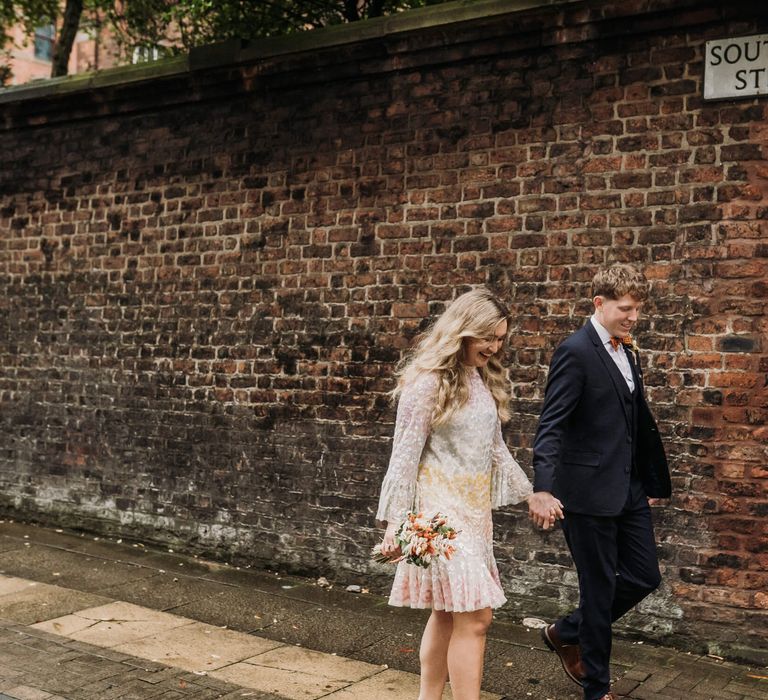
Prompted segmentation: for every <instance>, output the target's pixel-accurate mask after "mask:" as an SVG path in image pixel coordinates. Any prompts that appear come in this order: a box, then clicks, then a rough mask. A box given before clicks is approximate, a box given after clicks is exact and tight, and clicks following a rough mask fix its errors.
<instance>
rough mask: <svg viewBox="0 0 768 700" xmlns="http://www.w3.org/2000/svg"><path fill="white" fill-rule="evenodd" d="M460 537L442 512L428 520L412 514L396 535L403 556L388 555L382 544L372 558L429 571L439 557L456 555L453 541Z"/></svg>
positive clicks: (377, 546)
mask: <svg viewBox="0 0 768 700" xmlns="http://www.w3.org/2000/svg"><path fill="white" fill-rule="evenodd" d="M458 534H459V532H457V531H456V529H455V528H453V527H451V526H450V525H449V524H448V518H447V516H445V515H443V514H442V513H435V515H433V516H432V517H431V518H425V517H424V514H423V513H413V512H411V513H408V515H406V517H405V520H404V521H403V522H402V523H401V524H400V527H399V528H397V531H396V532H395V544H396V545H398V546H399V547H400V553H399V554H385V553H384V552H383V551H382V549H381V548H382V546H383V543H379V544H377V545H376V546H375V547H374V548H373V551H372V552H371V556H372V557H373V559H374V560H375V561H377V562H379V563H382V564H383V563H396V562H399V561H404V562H406V563H408V564H414V565H415V566H421V567H423V568H427V567H428V566H429V565H430V564H431V563H432V560H433V559H435V558H437V557H445V558H446V559H450V558H451V557H452V556H453V553H454V552H455V551H456V547H455V546H454V545H453V544H451V542H452V541H453V540H455V539H456V536H457V535H458Z"/></svg>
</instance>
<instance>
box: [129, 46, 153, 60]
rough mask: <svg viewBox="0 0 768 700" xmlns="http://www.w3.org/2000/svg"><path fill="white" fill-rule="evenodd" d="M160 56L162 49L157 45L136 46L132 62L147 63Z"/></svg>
mask: <svg viewBox="0 0 768 700" xmlns="http://www.w3.org/2000/svg"><path fill="white" fill-rule="evenodd" d="M158 58H160V49H159V48H158V47H157V46H136V47H134V49H133V57H132V61H131V62H132V63H147V62H148V61H156V60H157V59H158Z"/></svg>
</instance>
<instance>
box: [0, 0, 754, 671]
mask: <svg viewBox="0 0 768 700" xmlns="http://www.w3.org/2000/svg"><path fill="white" fill-rule="evenodd" d="M753 7H754V5H753V3H752V2H742V1H741V0H734V2H730V3H728V4H724V3H720V2H714V1H712V2H708V1H706V0H705V1H699V2H692V1H683V2H674V1H673V0H659V1H658V2H654V3H647V2H623V1H622V2H618V1H616V2H592V3H587V4H581V3H579V4H577V5H574V6H572V7H565V8H561V9H559V10H558V9H556V8H554V9H553V8H550V9H543V10H538V11H532V12H529V13H525V14H520V13H518V14H510V15H506V16H496V17H494V18H492V19H491V20H487V21H486V20H482V19H477V20H474V21H467V22H465V23H460V24H453V25H450V24H449V25H442V26H433V27H425V28H424V29H422V30H419V31H413V32H408V33H405V34H397V33H395V34H390V35H387V36H383V37H379V38H375V39H370V40H368V41H365V42H360V43H352V44H347V45H341V46H337V47H326V48H318V49H317V50H316V51H313V52H311V53H307V52H305V53H302V52H297V53H295V54H292V55H291V54H289V55H285V56H279V57H272V58H262V59H257V58H255V57H251V58H249V54H248V53H247V52H245V53H241V54H239V55H238V60H239V61H240V62H239V63H237V62H236V63H230V64H220V65H218V66H216V65H213V64H211V65H209V66H208V67H206V66H205V65H199V66H198V67H197V69H196V70H193V71H190V72H187V73H181V74H178V75H175V76H170V77H167V78H162V77H157V78H155V79H154V80H153V81H150V82H139V83H132V82H128V81H127V82H126V83H125V84H122V85H121V84H117V85H111V86H107V87H104V88H101V89H97V90H93V91H89V92H80V93H78V92H69V93H67V92H64V93H63V94H61V95H60V96H47V97H45V98H40V99H38V100H36V99H31V98H30V99H24V100H21V99H19V100H17V101H9V100H6V101H5V102H4V103H3V104H2V122H0V124H2V127H1V128H2V130H1V131H0V149H1V151H0V152H2V154H3V155H2V160H3V173H2V181H1V182H0V231H1V232H2V238H1V239H0V289H1V290H2V292H1V293H0V491H1V492H2V501H3V503H4V508H5V510H6V511H8V512H13V513H16V514H20V515H22V516H25V517H30V518H38V519H42V520H46V521H49V522H58V523H63V524H66V525H75V526H78V527H82V528H85V529H88V530H91V531H94V532H102V533H120V534H121V535H123V536H128V535H133V536H136V537H141V538H144V539H149V540H152V541H156V542H163V543H173V544H174V546H181V547H185V548H187V549H188V550H195V551H205V552H209V553H210V552H213V553H214V554H215V555H217V556H219V557H222V558H224V557H236V558H239V559H241V560H247V561H250V562H253V563H256V564H258V565H271V566H278V567H283V568H289V569H292V570H294V571H300V572H305V573H312V574H320V573H322V574H325V575H331V576H332V577H334V578H337V579H338V580H340V581H347V582H352V581H356V582H358V581H362V582H366V583H369V584H372V585H373V586H374V588H376V587H378V589H379V590H382V589H383V588H385V587H386V583H387V580H388V579H387V577H386V576H383V575H382V574H381V573H380V570H378V569H376V570H374V569H373V568H372V567H371V566H370V564H369V563H368V559H367V551H368V549H369V547H370V546H371V545H372V544H373V542H374V541H375V538H376V532H375V530H374V528H373V512H374V508H375V503H376V499H377V495H378V493H377V492H378V487H379V484H380V480H381V477H382V475H383V472H384V470H385V468H386V463H387V457H388V449H389V437H390V435H391V432H392V420H393V409H392V407H391V406H389V404H388V402H387V400H386V398H385V396H384V393H385V392H386V391H387V390H388V389H389V388H390V387H391V371H392V366H393V363H394V362H395V361H396V360H397V359H398V358H399V357H400V354H401V352H402V351H403V349H404V348H406V347H407V346H408V343H409V340H410V339H411V338H412V337H413V335H414V334H415V333H416V332H417V331H418V329H419V328H421V327H422V326H423V324H424V319H425V317H427V316H428V315H430V314H434V313H437V312H439V311H440V310H442V308H443V307H444V303H445V302H446V301H447V300H449V299H451V298H452V297H453V296H454V295H455V294H457V293H460V292H462V291H464V290H465V289H466V288H467V287H468V286H469V285H475V284H487V285H488V286H489V287H491V288H492V289H494V290H495V291H497V292H498V293H499V294H500V295H501V296H503V297H504V298H505V299H506V300H507V301H508V302H509V304H510V305H511V307H512V309H513V311H514V322H513V324H512V333H511V343H510V347H509V351H508V363H509V367H510V378H511V380H512V383H513V387H514V397H515V398H514V401H513V409H514V410H513V412H514V417H513V419H512V421H511V423H510V424H509V426H508V427H507V429H506V437H507V440H508V442H509V444H510V446H511V448H512V449H513V452H514V453H516V454H517V456H518V458H519V460H520V461H521V463H522V464H523V465H524V466H525V467H526V468H528V467H529V465H530V460H531V453H530V445H531V440H532V435H533V432H534V430H535V425H536V420H537V415H538V410H539V408H540V405H541V399H542V394H543V389H544V384H545V380H546V373H547V366H548V362H549V358H550V356H551V353H552V351H553V349H554V347H555V346H556V345H557V343H558V342H560V341H561V340H562V339H563V338H564V337H565V336H566V335H567V334H568V333H570V332H571V331H573V330H575V329H576V328H578V327H579V326H580V325H581V324H582V323H583V322H584V320H585V318H586V316H587V314H588V313H589V304H588V301H587V297H588V290H589V280H590V279H591V277H592V275H593V273H594V271H595V269H596V266H598V265H600V264H603V263H606V262H609V261H615V260H626V261H632V262H635V263H638V264H640V265H642V266H643V267H644V268H645V271H646V274H647V275H648V277H649V278H650V279H651V280H652V283H653V293H652V298H651V300H650V302H649V304H648V308H647V315H646V317H645V319H644V320H643V322H642V324H641V326H640V328H639V332H638V340H639V343H640V345H641V347H642V348H643V361H644V363H645V366H646V378H647V384H648V394H649V397H650V399H651V402H652V404H653V406H654V407H655V412H656V415H657V417H658V418H659V421H660V426H661V430H662V433H663V435H664V438H665V442H666V445H667V448H668V452H669V455H670V459H671V464H672V469H673V476H674V486H675V496H674V498H673V499H672V501H671V503H670V504H669V505H668V506H666V507H664V508H660V509H658V510H657V523H658V539H659V548H660V555H661V560H662V565H663V570H664V576H665V583H664V586H663V588H662V590H661V591H659V592H658V593H657V594H655V595H654V596H653V597H652V599H650V600H649V601H648V602H647V603H646V604H645V605H644V606H642V608H641V611H640V612H639V613H634V614H633V615H632V616H631V617H630V618H629V619H628V621H627V623H628V625H629V627H630V628H631V630H632V631H633V632H635V633H639V634H642V635H644V636H646V637H650V638H653V639H657V640H662V641H668V642H673V643H676V644H680V645H683V646H688V647H691V648H695V649H698V650H701V649H705V650H708V651H711V652H713V653H719V654H725V655H729V656H737V657H743V658H750V659H755V660H765V659H766V655H767V654H766V651H767V650H766V645H765V638H764V630H765V625H766V618H767V615H766V609H768V597H766V593H765V591H766V588H768V550H767V549H766V542H768V537H766V517H765V516H766V514H767V513H768V494H766V483H768V470H766V467H765V464H766V436H767V435H768V432H767V430H766V427H765V418H766V413H767V412H768V398H767V395H766V388H765V387H766V375H767V374H768V352H767V349H766V342H767V341H766V316H765V309H766V303H767V301H766V299H767V298H768V296H767V295H768V283H766V277H767V275H768V263H766V253H767V252H768V242H767V241H766V223H765V221H766V212H768V207H766V201H767V199H768V198H767V194H768V193H767V192H766V189H767V187H768V186H766V177H765V176H766V156H767V155H768V127H766V104H767V103H766V100H765V98H762V99H754V100H746V101H727V102H719V103H704V102H703V100H702V98H701V94H702V73H703V58H702V52H703V45H704V42H705V41H706V40H707V39H710V38H722V37H725V36H730V35H734V36H736V35H746V34H752V33H758V32H765V31H768V26H767V25H768V22H766V19H765V18H759V17H758V11H757V10H755V9H753ZM496 534H497V538H498V545H497V554H498V559H499V562H500V565H501V568H502V575H503V577H504V584H505V587H506V589H507V590H508V592H509V597H510V604H509V607H508V612H509V614H510V615H514V616H520V615H522V614H526V615H530V614H533V615H540V616H549V615H553V614H555V613H556V612H557V611H558V610H562V609H564V608H565V607H566V606H567V605H569V604H570V603H571V602H572V601H573V599H574V596H575V576H574V572H573V569H572V567H571V565H570V559H569V557H568V555H567V552H566V549H565V547H564V544H563V540H562V536H561V534H560V533H554V534H542V533H538V532H533V531H532V530H531V528H530V526H529V524H528V521H527V518H526V516H525V514H524V512H523V510H522V509H521V508H512V509H508V510H505V511H504V512H500V513H498V514H497V517H496Z"/></svg>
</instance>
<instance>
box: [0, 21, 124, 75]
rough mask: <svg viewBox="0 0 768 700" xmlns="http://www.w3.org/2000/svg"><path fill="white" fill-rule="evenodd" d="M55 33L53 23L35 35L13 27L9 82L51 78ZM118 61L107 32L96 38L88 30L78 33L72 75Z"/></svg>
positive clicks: (72, 61) (71, 57)
mask: <svg viewBox="0 0 768 700" xmlns="http://www.w3.org/2000/svg"><path fill="white" fill-rule="evenodd" d="M55 34H56V28H55V27H54V25H48V26H45V27H39V28H38V29H37V30H36V31H35V34H34V36H32V37H27V36H25V35H24V30H23V28H22V27H21V26H20V25H18V26H15V27H12V28H11V30H10V36H11V40H12V43H13V47H12V48H9V50H8V51H9V55H8V59H9V60H8V63H7V65H8V67H9V68H10V72H11V77H10V80H9V83H8V84H9V85H21V84H23V83H27V82H29V81H30V80H40V79H43V78H50V77H51V61H52V58H53V45H54V39H55ZM117 63H118V61H117V49H116V47H115V46H114V45H113V42H112V40H111V39H110V38H109V35H108V33H106V32H102V33H101V34H100V36H99V37H98V39H97V38H94V37H93V36H90V35H89V34H88V33H86V32H78V34H77V37H76V38H75V43H74V45H73V46H72V53H71V55H70V57H69V69H68V72H69V74H70V75H74V74H75V73H85V72H87V71H93V70H99V69H104V68H112V67H113V66H115V65H117Z"/></svg>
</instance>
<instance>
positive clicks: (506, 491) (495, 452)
mask: <svg viewBox="0 0 768 700" xmlns="http://www.w3.org/2000/svg"><path fill="white" fill-rule="evenodd" d="M492 460H493V466H492V469H491V507H492V508H500V507H501V506H506V505H509V504H514V503H520V502H521V501H524V500H525V499H526V498H528V496H530V495H531V494H532V493H533V487H532V486H531V482H530V481H528V477H527V476H526V475H525V472H524V471H523V470H522V469H521V468H520V465H519V464H518V463H517V460H516V459H515V458H514V457H513V456H512V455H511V454H510V452H509V449H508V448H507V444H506V443H505V442H504V438H503V437H502V435H501V421H500V420H498V419H497V421H496V431H495V434H494V437H493V448H492Z"/></svg>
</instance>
